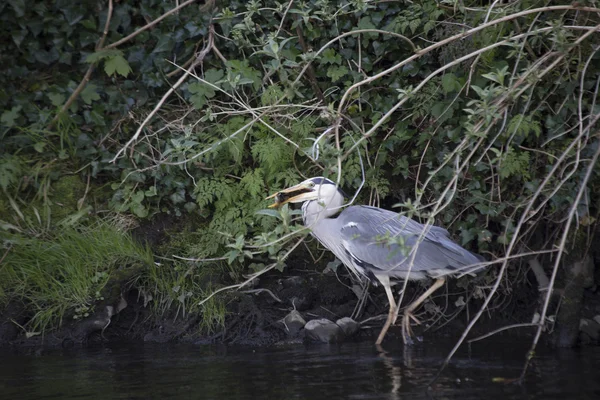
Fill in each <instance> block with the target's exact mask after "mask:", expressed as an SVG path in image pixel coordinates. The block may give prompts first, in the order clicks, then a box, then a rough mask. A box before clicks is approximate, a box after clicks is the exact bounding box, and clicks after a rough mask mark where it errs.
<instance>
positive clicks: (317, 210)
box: [302, 199, 343, 228]
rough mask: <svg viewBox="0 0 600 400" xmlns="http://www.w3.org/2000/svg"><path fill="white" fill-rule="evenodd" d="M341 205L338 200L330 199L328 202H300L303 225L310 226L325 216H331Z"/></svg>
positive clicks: (337, 211)
mask: <svg viewBox="0 0 600 400" xmlns="http://www.w3.org/2000/svg"><path fill="white" fill-rule="evenodd" d="M342 201H343V199H342ZM338 203H339V204H338ZM341 207H342V203H340V202H338V201H332V202H330V203H325V202H323V201H318V200H313V201H307V202H306V203H304V204H302V220H303V221H304V226H307V227H309V228H310V227H312V226H314V225H315V224H317V223H319V222H321V221H323V220H324V219H326V218H331V217H333V216H334V215H336V214H338V213H339V212H340V209H341Z"/></svg>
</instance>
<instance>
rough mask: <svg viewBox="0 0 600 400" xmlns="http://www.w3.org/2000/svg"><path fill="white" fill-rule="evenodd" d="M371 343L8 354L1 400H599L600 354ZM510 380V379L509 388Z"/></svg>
mask: <svg viewBox="0 0 600 400" xmlns="http://www.w3.org/2000/svg"><path fill="white" fill-rule="evenodd" d="M452 345H453V343H451V342H447V343H441V342H440V341H432V342H425V343H419V344H418V345H416V346H413V347H410V348H407V349H405V348H404V347H403V346H402V345H401V344H400V343H388V344H386V345H385V346H384V347H385V352H382V351H380V350H378V349H377V348H376V347H375V346H374V345H373V344H372V343H371V342H360V343H342V344H337V345H320V344H310V345H294V346H291V345H288V346H271V347H264V348H248V347H245V348H240V347H227V346H209V347H204V346H192V345H181V344H178V345H157V344H152V345H149V344H144V345H142V344H135V345H133V344H132V345H124V344H121V345H119V346H102V347H95V348H78V349H66V350H39V349H37V350H31V351H29V352H27V354H23V352H22V351H21V352H20V354H16V353H14V352H9V351H3V352H0V399H24V400H29V399H411V400H414V399H461V400H471V399H503V400H505V399H600V348H599V347H588V348H582V349H576V350H561V351H554V350H550V349H543V348H542V349H539V350H538V352H537V354H536V357H535V360H534V363H533V365H532V367H531V369H530V372H529V373H528V376H527V380H526V381H525V382H524V383H523V384H520V385H519V384H515V383H506V380H509V379H512V378H516V377H518V376H519V375H520V373H521V368H522V366H523V360H524V355H525V354H526V351H527V347H528V343H523V344H521V345H515V344H514V343H511V342H507V341H504V342H502V341H489V340H488V341H482V342H479V343H475V344H473V345H472V346H470V347H468V346H466V347H464V348H463V349H461V350H460V351H459V352H458V354H457V355H456V356H455V357H454V358H453V361H452V362H451V365H450V366H449V367H448V368H447V369H446V370H445V371H444V372H443V373H442V374H441V376H440V377H439V378H438V379H437V381H436V382H435V383H433V384H432V385H431V386H430V387H429V388H428V385H429V384H430V382H431V380H432V378H433V377H434V376H435V374H436V373H437V372H438V369H439V367H440V365H441V363H442V362H443V360H444V358H445V357H446V355H447V354H448V352H449V351H450V349H451V347H452ZM502 380H504V382H501V381H502Z"/></svg>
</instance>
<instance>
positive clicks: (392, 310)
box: [375, 275, 396, 345]
mask: <svg viewBox="0 0 600 400" xmlns="http://www.w3.org/2000/svg"><path fill="white" fill-rule="evenodd" d="M375 277H376V278H377V280H379V282H381V285H382V286H383V288H384V289H385V294H386V295H387V298H388V301H389V303H390V311H389V312H388V317H387V320H386V321H385V324H384V325H383V328H382V329H381V332H380V333H379V336H378V337H377V341H376V342H375V344H377V345H379V344H381V342H383V338H384V337H385V334H386V333H387V331H388V329H390V325H392V322H393V321H394V317H395V316H396V300H394V295H393V294H392V288H391V287H390V277H389V276H387V275H375Z"/></svg>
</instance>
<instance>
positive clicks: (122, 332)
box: [0, 263, 600, 347]
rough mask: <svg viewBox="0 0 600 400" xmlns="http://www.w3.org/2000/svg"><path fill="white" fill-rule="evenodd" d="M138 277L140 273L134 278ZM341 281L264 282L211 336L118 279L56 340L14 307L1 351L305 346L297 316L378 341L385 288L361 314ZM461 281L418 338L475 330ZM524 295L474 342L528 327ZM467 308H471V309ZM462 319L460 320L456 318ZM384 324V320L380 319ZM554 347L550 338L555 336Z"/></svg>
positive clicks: (271, 278)
mask: <svg viewBox="0 0 600 400" xmlns="http://www.w3.org/2000/svg"><path fill="white" fill-rule="evenodd" d="M302 264H303V263H302ZM130 273H135V271H130ZM343 275H344V274H343V273H340V274H339V275H338V276H336V275H334V274H323V273H321V272H319V271H318V270H317V269H316V268H315V267H313V268H312V269H306V265H302V266H301V268H295V269H290V270H289V271H286V273H284V274H280V273H277V272H274V273H271V274H269V275H267V276H264V277H261V280H260V281H259V282H257V283H256V284H255V285H254V286H253V287H251V288H245V290H243V291H234V292H229V293H226V294H224V295H223V296H224V298H225V301H226V304H227V314H226V318H225V326H224V328H223V329H217V330H216V331H213V332H207V331H206V330H202V329H201V328H200V325H201V324H200V320H201V316H200V315H198V314H196V315H191V314H190V315H186V316H185V317H184V316H182V315H181V314H180V315H177V316H175V315H166V316H164V317H162V318H156V316H155V315H154V314H153V312H152V309H151V307H150V306H149V302H151V301H152V299H149V298H147V297H146V295H145V294H144V293H140V292H138V291H137V290H136V289H132V288H131V287H130V285H128V284H127V282H129V280H130V278H131V276H130V275H122V276H116V277H115V278H114V279H113V280H112V281H111V282H110V284H109V285H107V288H106V290H105V293H106V299H105V300H104V301H103V302H102V303H101V304H98V305H97V306H96V307H95V311H94V313H93V314H92V315H90V316H88V317H87V318H84V319H82V320H79V321H69V322H67V323H64V325H63V328H62V329H60V330H58V331H55V332H51V333H48V334H45V335H44V336H42V335H36V336H32V337H27V335H26V334H25V333H24V331H23V330H22V329H21V328H19V326H20V325H21V326H22V325H23V324H24V323H25V322H26V321H27V318H28V315H27V312H26V310H25V308H24V307H23V305H21V304H18V303H14V302H13V303H9V304H8V306H7V307H6V308H5V309H4V310H3V311H2V315H1V318H0V345H3V346H16V347H20V346H42V345H43V346H49V347H57V346H62V347H70V346H76V345H85V344H93V343H106V342H108V343H115V342H129V341H142V342H158V343H165V342H183V343H197V344H208V343H227V344H243V345H251V346H263V345H272V344H277V343H301V342H303V341H306V340H309V339H308V338H307V337H306V334H305V332H304V329H296V330H295V331H291V330H290V328H289V327H288V326H286V324H284V322H283V321H284V318H285V317H286V316H287V315H288V314H290V312H291V311H293V310H296V311H297V312H298V313H300V315H301V316H302V317H303V318H304V319H305V320H306V321H310V320H317V319H321V318H327V319H329V320H332V321H335V320H337V319H339V318H342V317H349V316H353V317H354V318H355V319H356V320H357V321H358V322H363V323H362V324H361V326H360V329H359V331H358V332H357V333H356V334H355V335H353V336H352V338H351V339H349V340H373V341H374V340H375V338H376V335H377V334H378V332H379V329H380V327H381V325H382V324H383V321H384V319H385V315H386V313H387V307H388V305H387V301H386V297H385V294H384V293H383V289H382V288H377V287H370V289H369V294H368V295H367V297H365V301H364V308H363V309H362V310H360V311H359V310H358V309H357V307H358V305H359V302H360V298H359V296H358V294H359V293H355V292H356V291H357V287H354V290H353V288H352V282H351V281H350V280H349V279H348V278H346V277H344V276H343ZM456 284H457V282H456V281H450V286H449V291H448V292H447V293H450V294H449V295H446V292H445V291H441V292H440V293H438V294H437V296H436V297H435V303H429V304H426V305H425V307H423V308H422V309H421V310H420V315H419V318H420V319H421V321H422V322H423V323H422V324H421V325H416V324H413V327H414V331H415V333H416V334H417V335H426V336H427V337H437V336H439V335H442V336H444V337H456V338H458V337H459V336H460V334H461V333H462V331H463V329H464V328H465V326H466V324H467V322H468V321H467V316H468V314H469V313H470V314H471V315H472V314H473V313H474V311H475V310H476V309H477V307H478V306H480V304H481V302H482V300H481V299H471V300H470V301H469V303H468V308H469V313H468V312H466V308H465V309H463V310H462V311H460V312H459V308H461V307H458V306H457V305H460V304H461V301H462V299H463V297H461V296H460V295H455V294H453V293H460V292H461V289H460V288H458V287H457V286H456ZM529 286H530V290H525V289H526V288H527V286H525V288H524V289H523V290H519V291H518V292H513V293H512V294H511V295H510V296H508V297H505V298H504V301H503V305H502V307H499V308H497V309H495V310H494V311H493V312H490V313H489V316H485V317H484V318H482V319H481V320H480V321H479V323H478V324H477V325H476V327H475V329H474V330H473V331H472V334H471V336H472V337H474V336H477V335H479V334H484V333H487V332H489V331H490V330H493V329H496V328H499V327H501V326H504V325H510V324H515V323H521V322H523V321H527V320H528V319H529V318H530V316H531V315H533V313H534V311H535V309H536V307H538V305H539V304H538V296H539V294H538V293H537V290H535V288H534V287H533V285H529ZM422 290H423V289H422V287H420V286H419V285H418V284H414V283H411V284H409V287H408V289H407V293H406V296H405V300H404V302H405V304H406V302H407V301H410V300H411V299H414V298H415V296H416V295H418V294H419V293H420V292H421V291H422ZM584 305H585V306H584V308H583V311H584V314H585V316H589V320H590V321H592V323H595V322H594V321H593V314H594V313H598V312H600V296H599V295H598V293H597V290H596V289H595V288H594V290H586V291H585V293H584ZM463 307H466V306H463ZM454 313H456V315H453V314H454ZM378 316H379V317H380V318H378ZM585 331H586V332H588V333H584V334H582V338H583V339H582V340H583V342H584V343H586V344H592V343H597V340H598V337H597V336H596V337H594V334H593V330H591V332H592V333H591V334H590V333H589V332H590V329H589V327H587V326H586V327H585ZM532 333H533V329H520V330H509V331H506V332H504V333H503V335H508V336H514V337H515V339H521V338H522V339H526V338H527V337H528V336H530V335H531V334H532ZM548 339H550V336H548ZM386 340H394V341H398V340H401V337H400V332H399V328H398V327H394V328H392V329H391V331H390V333H389V334H388V337H387V338H386Z"/></svg>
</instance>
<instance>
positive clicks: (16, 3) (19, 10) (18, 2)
mask: <svg viewBox="0 0 600 400" xmlns="http://www.w3.org/2000/svg"><path fill="white" fill-rule="evenodd" d="M8 4H10V5H11V6H12V8H13V10H15V14H17V17H22V16H24V15H25V0H8Z"/></svg>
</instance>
